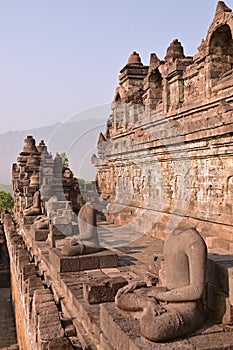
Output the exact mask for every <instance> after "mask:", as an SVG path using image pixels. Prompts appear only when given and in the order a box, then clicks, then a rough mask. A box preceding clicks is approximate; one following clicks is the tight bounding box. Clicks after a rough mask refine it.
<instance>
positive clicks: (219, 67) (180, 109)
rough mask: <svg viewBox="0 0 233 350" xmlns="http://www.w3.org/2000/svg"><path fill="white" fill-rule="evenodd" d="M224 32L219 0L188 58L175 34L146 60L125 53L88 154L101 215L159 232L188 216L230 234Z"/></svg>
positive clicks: (232, 128)
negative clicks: (162, 52) (160, 53)
mask: <svg viewBox="0 0 233 350" xmlns="http://www.w3.org/2000/svg"><path fill="white" fill-rule="evenodd" d="M232 38H233V13H232V11H231V9H229V8H228V7H227V6H226V5H225V4H224V3H223V2H221V1H220V2H219V3H218V5H217V9H216V13H215V16H214V19H213V22H212V24H211V25H210V27H209V30H208V33H207V36H206V38H205V39H202V42H201V45H200V46H199V47H198V53H197V54H196V55H195V56H194V57H186V56H185V55H184V51H183V47H182V46H181V44H180V42H179V41H178V40H173V42H172V43H171V44H170V46H169V47H168V49H167V54H166V57H165V59H164V60H159V59H158V58H157V56H156V54H154V53H152V54H151V58H150V64H149V66H145V65H143V64H142V63H141V59H140V56H139V54H138V53H136V52H133V53H132V54H131V56H130V57H129V60H128V63H127V64H126V66H125V67H123V68H122V70H121V72H120V77H119V79H120V82H119V86H118V87H117V88H116V92H115V95H114V99H113V102H112V114H111V115H110V116H109V118H108V120H107V123H106V132H105V133H104V134H100V136H99V141H98V156H93V163H94V164H95V166H96V167H97V170H98V174H97V183H98V191H99V192H100V195H101V197H102V198H104V199H105V200H106V201H107V203H108V204H107V209H106V212H105V215H106V218H107V220H108V221H109V222H114V223H117V224H120V225H131V226H133V227H134V228H136V229H137V230H140V231H141V232H143V233H148V234H151V235H153V236H158V237H162V238H163V237H165V234H166V232H167V231H169V230H171V229H173V228H174V227H176V226H177V225H180V224H181V223H182V224H191V225H194V226H196V227H197V229H198V230H199V231H200V232H201V233H202V234H203V235H204V236H209V235H210V236H211V235H212V236H217V237H218V236H219V235H220V234H221V235H222V236H221V237H222V238H224V239H230V240H231V239H232V238H231V235H232V226H233V215H232V214H233V85H232V81H233V39H232Z"/></svg>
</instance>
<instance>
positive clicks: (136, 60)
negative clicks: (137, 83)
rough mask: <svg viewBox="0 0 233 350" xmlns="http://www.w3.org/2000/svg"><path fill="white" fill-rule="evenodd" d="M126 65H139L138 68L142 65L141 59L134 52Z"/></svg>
mask: <svg viewBox="0 0 233 350" xmlns="http://www.w3.org/2000/svg"><path fill="white" fill-rule="evenodd" d="M128 64H133V65H140V66H141V65H142V62H141V57H140V56H139V54H138V53H137V52H136V51H134V52H133V53H131V55H130V56H129V59H128Z"/></svg>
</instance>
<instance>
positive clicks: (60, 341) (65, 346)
mask: <svg viewBox="0 0 233 350" xmlns="http://www.w3.org/2000/svg"><path fill="white" fill-rule="evenodd" d="M58 349H59V350H72V349H73V346H72V345H71V343H70V341H69V339H68V338H57V339H54V340H50V341H49V343H48V350H58Z"/></svg>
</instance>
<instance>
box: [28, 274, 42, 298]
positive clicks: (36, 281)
mask: <svg viewBox="0 0 233 350" xmlns="http://www.w3.org/2000/svg"><path fill="white" fill-rule="evenodd" d="M37 289H44V286H43V283H42V280H41V279H40V278H39V277H37V276H30V277H29V278H28V295H29V297H32V296H33V293H34V291H35V290H37Z"/></svg>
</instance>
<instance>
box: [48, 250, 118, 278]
mask: <svg viewBox="0 0 233 350" xmlns="http://www.w3.org/2000/svg"><path fill="white" fill-rule="evenodd" d="M49 259H50V262H51V265H52V266H53V268H54V269H55V270H56V271H57V272H75V271H84V270H94V269H99V268H100V266H101V267H103V268H104V267H117V262H118V258H117V255H116V254H115V253H112V252H110V251H109V250H105V249H103V250H102V251H100V252H97V253H93V254H85V255H78V256H70V257H69V256H64V255H62V254H61V252H60V251H59V250H58V249H56V248H55V249H51V250H50V251H49Z"/></svg>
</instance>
